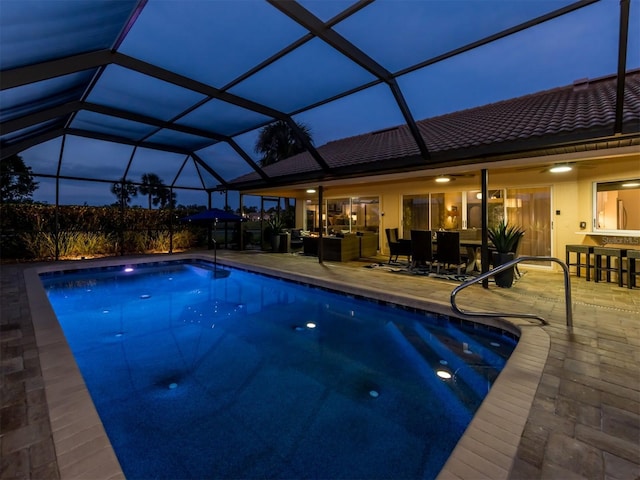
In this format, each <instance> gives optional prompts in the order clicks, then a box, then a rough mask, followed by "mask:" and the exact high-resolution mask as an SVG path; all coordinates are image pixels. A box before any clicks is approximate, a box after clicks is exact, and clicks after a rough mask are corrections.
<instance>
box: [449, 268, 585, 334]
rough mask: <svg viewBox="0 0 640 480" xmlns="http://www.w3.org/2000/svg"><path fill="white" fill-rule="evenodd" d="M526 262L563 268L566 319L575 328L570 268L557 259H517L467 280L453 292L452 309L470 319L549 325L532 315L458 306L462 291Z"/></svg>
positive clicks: (569, 326)
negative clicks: (531, 320) (506, 319)
mask: <svg viewBox="0 0 640 480" xmlns="http://www.w3.org/2000/svg"><path fill="white" fill-rule="evenodd" d="M525 261H529V262H531V261H536V262H555V263H557V264H559V265H560V266H561V267H562V270H563V272H564V300H565V308H566V319H567V327H568V328H573V312H572V304H571V281H570V280H569V267H567V265H566V264H565V263H564V262H563V261H562V260H560V259H558V258H556V257H536V256H522V257H518V258H515V259H513V260H510V261H508V262H507V263H504V264H502V265H499V266H497V267H495V268H494V269H492V270H489V271H488V272H485V273H483V274H481V275H479V276H477V277H475V278H473V279H471V280H467V281H466V282H464V283H463V284H462V285H459V286H457V287H456V288H454V289H453V291H452V292H451V308H452V309H453V311H454V312H456V313H458V314H460V315H463V316H469V317H512V318H534V319H536V320H540V321H541V322H542V324H543V325H548V324H549V322H547V321H546V320H545V319H544V318H542V317H540V316H538V315H534V314H532V313H502V312H495V313H494V312H468V311H464V310H461V309H460V308H459V307H458V305H457V304H456V295H457V294H458V292H460V291H461V290H463V289H465V288H467V287H468V286H469V285H473V284H474V283H478V282H481V281H482V280H484V279H486V278H489V277H491V276H493V275H495V274H496V273H500V272H502V271H503V270H507V269H509V268H511V267H513V266H514V265H516V264H518V263H520V262H525Z"/></svg>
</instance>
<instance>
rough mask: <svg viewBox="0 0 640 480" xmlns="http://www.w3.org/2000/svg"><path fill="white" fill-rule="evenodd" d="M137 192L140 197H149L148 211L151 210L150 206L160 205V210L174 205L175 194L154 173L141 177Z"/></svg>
mask: <svg viewBox="0 0 640 480" xmlns="http://www.w3.org/2000/svg"><path fill="white" fill-rule="evenodd" d="M139 191H140V193H141V194H142V195H147V196H148V197H149V210H151V205H152V204H153V205H154V206H156V207H157V206H158V205H160V208H165V207H167V206H169V205H175V202H176V194H175V193H173V192H172V191H171V189H170V188H169V187H167V186H166V185H165V184H164V182H163V181H162V180H161V179H160V177H158V175H156V174H155V173H145V174H144V175H142V185H140V187H139Z"/></svg>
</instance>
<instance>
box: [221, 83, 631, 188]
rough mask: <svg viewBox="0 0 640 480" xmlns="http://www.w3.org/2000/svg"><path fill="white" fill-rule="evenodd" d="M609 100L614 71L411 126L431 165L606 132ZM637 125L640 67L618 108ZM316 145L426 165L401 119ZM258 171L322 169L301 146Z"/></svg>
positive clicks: (610, 120) (359, 161)
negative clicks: (396, 123) (385, 126)
mask: <svg viewBox="0 0 640 480" xmlns="http://www.w3.org/2000/svg"><path fill="white" fill-rule="evenodd" d="M615 103H616V76H615V75H613V76H608V77H603V78H600V79H596V80H591V81H589V80H588V79H584V80H580V81H576V82H574V83H573V84H572V85H568V86H565V87H560V88H554V89H552V90H546V91H542V92H538V93H534V94H530V95H525V96H523V97H518V98H514V99H510V100H504V101H500V102H496V103H492V104H489V105H484V106H481V107H476V108H471V109H467V110H461V111H458V112H453V113H449V114H446V115H441V116H438V117H433V118H428V119H425V120H421V121H418V122H417V125H418V129H419V131H420V133H421V135H422V137H423V139H424V141H425V143H426V145H427V148H428V150H429V153H430V155H431V159H430V160H429V162H431V163H433V164H434V166H437V163H438V161H440V162H442V161H446V160H455V159H464V158H473V157H474V156H477V155H482V154H484V153H487V152H490V153H492V154H501V153H509V152H514V151H518V150H523V149H527V148H529V149H531V148H534V147H535V148H537V149H539V148H544V147H550V146H555V145H557V144H560V143H562V142H573V141H579V140H593V139H594V138H597V137H600V136H610V135H612V134H613V125H614V122H615V111H616V105H615ZM637 132H640V70H635V71H632V72H628V73H627V76H626V81H625V95H624V110H623V133H637ZM317 150H318V152H319V153H320V155H321V156H322V157H323V158H324V160H325V161H326V162H327V164H328V165H329V166H330V167H331V169H332V171H334V170H338V171H339V169H342V168H344V169H347V168H351V169H353V168H358V167H359V168H367V169H370V170H377V171H378V172H382V171H384V169H385V168H390V169H392V168H393V166H395V167H396V168H397V166H398V163H399V161H400V160H403V161H404V163H405V165H414V166H416V167H421V168H425V160H424V159H422V158H420V152H419V150H418V147H417V145H416V143H415V141H414V139H413V137H412V136H411V133H410V131H409V128H408V127H407V126H406V125H400V126H397V127H392V128H388V129H385V130H380V131H376V132H371V133H367V134H363V135H358V136H354V137H349V138H344V139H340V140H335V141H332V142H329V143H327V144H325V145H323V146H321V147H319V148H318V149H317ZM389 161H390V162H389ZM385 165H386V166H385ZM264 171H265V173H266V174H267V175H268V176H269V177H272V178H273V177H281V176H289V177H290V178H291V176H296V175H301V174H305V176H308V175H313V174H317V176H318V178H322V174H323V172H322V171H321V169H320V167H319V166H318V164H317V163H316V162H315V161H314V160H313V158H312V157H311V155H309V154H308V153H306V152H304V153H301V154H299V155H295V156H293V157H291V158H287V159H285V160H282V161H280V162H277V163H275V164H273V165H269V166H267V167H265V169H264ZM257 179H259V176H258V175H257V174H256V173H253V172H252V173H249V174H247V175H244V176H242V177H239V178H237V179H235V180H234V181H233V182H232V183H233V184H236V183H242V182H250V181H253V180H257Z"/></svg>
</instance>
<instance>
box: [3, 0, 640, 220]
mask: <svg viewBox="0 0 640 480" xmlns="http://www.w3.org/2000/svg"><path fill="white" fill-rule="evenodd" d="M639 43H640V9H639V5H638V2H637V1H632V0H622V1H618V0H600V1H597V0H581V1H568V0H548V1H546V0H545V1H541V0H530V1H529V0H523V1H517V2H515V1H502V0H495V1H494V0H487V1H482V2H478V1H475V0H471V1H461V2H449V1H437V0H432V1H423V2H422V1H384V0H377V1H372V0H365V1H357V2H353V1H337V0H336V1H330V2H326V1H320V0H305V1H297V2H296V1H276V0H270V1H257V0H245V1H241V2H238V1H225V0H215V1H213V0H212V1H154V0H141V1H131V0H121V1H117V2H116V1H109V0H102V1H99V0H88V1H80V0H69V1H66V0H60V1H56V2H50V1H29V2H22V1H17V0H15V1H14V0H4V1H3V2H1V3H0V70H1V72H0V83H1V89H2V90H1V92H0V106H1V113H0V122H1V137H0V141H1V146H2V153H1V155H2V159H3V160H5V159H7V158H9V157H11V156H12V155H16V154H19V155H20V156H21V157H22V158H23V160H24V161H25V163H26V165H27V166H29V167H30V168H31V169H32V172H33V174H34V175H35V177H36V180H37V181H38V182H39V185H38V189H37V190H36V191H35V192H34V200H37V201H43V202H48V203H50V204H82V203H87V204H89V205H104V204H109V203H112V202H113V199H114V197H113V194H112V193H111V191H110V188H111V186H112V185H113V183H114V182H121V181H123V180H126V181H131V182H133V183H139V182H140V178H141V176H142V175H143V174H145V173H150V172H152V173H155V174H157V175H158V176H159V177H160V178H161V179H162V180H163V182H164V183H165V184H166V185H168V186H170V187H172V188H173V191H174V192H175V193H176V197H177V202H178V203H181V204H201V205H206V204H207V203H209V202H211V203H213V205H212V206H222V204H221V203H219V202H226V201H228V202H229V203H234V202H236V201H237V197H234V196H233V195H232V196H231V199H228V197H227V196H226V195H213V196H212V197H210V196H209V193H210V192H215V191H220V192H233V191H236V190H241V189H243V188H246V186H245V187H243V184H242V183H238V182H236V181H235V180H236V179H239V178H242V177H243V176H244V177H246V175H253V176H254V177H255V178H257V179H258V181H253V182H252V183H251V188H252V189H253V190H256V189H259V188H265V189H268V188H269V187H272V186H274V185H278V180H277V175H276V174H274V173H271V172H270V171H269V168H263V167H262V165H261V157H260V154H259V153H257V152H256V151H255V144H256V139H257V137H258V135H259V132H260V130H261V129H262V128H263V127H265V126H267V125H269V124H271V123H273V122H276V121H284V122H286V123H287V124H288V125H289V126H290V127H291V128H292V129H293V132H294V134H299V133H300V132H299V130H298V128H299V127H298V125H299V124H302V125H305V126H307V127H308V128H309V129H310V132H311V138H312V141H310V142H309V141H307V142H304V147H305V149H306V151H307V153H308V154H310V156H311V158H312V159H313V161H314V162H315V165H317V169H316V172H315V173H314V175H312V176H311V177H309V176H307V177H305V178H304V182H306V183H316V184H321V183H322V182H323V181H329V180H336V179H339V175H336V174H335V172H333V171H332V169H333V168H332V167H331V166H330V165H328V163H327V161H326V159H325V158H324V156H323V151H322V148H321V147H322V146H323V145H325V144H327V143H329V142H332V141H334V140H338V139H343V138H345V137H352V136H355V135H359V134H363V133H367V132H372V131H383V130H385V129H388V128H393V127H396V126H398V125H402V126H405V128H407V132H408V141H409V142H410V143H411V144H412V147H413V150H415V151H417V152H418V154H417V155H416V154H414V153H412V154H411V155H412V158H411V159H409V160H408V161H409V163H410V164H411V165H413V166H414V167H415V168H420V169H429V168H437V167H439V166H441V165H442V164H443V162H444V160H442V159H441V158H439V157H438V156H437V155H433V154H432V152H431V151H430V148H429V145H428V144H427V142H425V140H424V136H423V133H421V131H420V129H419V128H418V127H417V123H416V122H418V121H420V120H422V119H425V118H430V117H434V116H438V115H442V114H446V113H449V112H454V111H460V110H464V109H468V108H472V107H476V106H479V105H485V104H489V103H492V102H497V101H501V100H505V99H509V98H514V97H518V96H522V95H527V94H531V93H534V92H539V91H542V90H546V89H553V88H555V87H558V86H561V85H567V84H571V83H572V82H575V81H577V80H580V79H589V78H590V79H593V78H598V77H602V76H607V75H617V78H618V82H617V90H616V92H617V96H618V100H617V104H616V112H615V127H614V128H613V129H612V131H611V132H610V133H609V134H608V135H607V136H610V137H611V138H614V137H619V136H620V135H625V134H628V133H629V132H628V131H625V126H624V122H623V119H624V118H625V117H624V116H625V108H626V107H625V103H624V102H623V101H622V98H623V94H624V90H625V82H624V72H625V71H628V70H632V69H635V68H638V67H640V54H639V52H640V45H639ZM631 133H634V132H631ZM635 133H637V132H635ZM593 135H594V134H593V132H591V133H590V132H589V130H588V128H586V129H585V132H584V135H583V136H582V140H581V141H582V142H583V143H587V142H589V141H592V140H593V139H594V137H593ZM299 138H300V139H303V138H304V137H303V136H299ZM602 138H603V137H602V135H601V132H599V133H598V139H600V140H601V139H602ZM301 141H303V140H301ZM554 142H556V140H554ZM539 146H543V143H541V144H540V145H539ZM505 148H506V151H508V146H507V147H505ZM400 157H401V155H400ZM405 160H407V159H405ZM454 160H455V158H454ZM463 160H464V159H463ZM447 161H449V162H451V161H452V158H451V157H449V158H448V160H447ZM406 165H407V163H406V161H405V162H404V163H403V168H404V169H406ZM393 169H394V166H393V163H392V164H391V165H390V166H389V167H387V169H386V170H385V172H387V173H388V172H392V171H393ZM292 181H295V179H292V178H288V179H287V183H288V184H291V183H292ZM301 182H302V180H301ZM281 183H282V181H280V184H281ZM136 201H137V202H139V203H140V204H144V203H143V202H144V198H138V199H137V200H134V202H136ZM217 202H218V203H217ZM232 206H233V207H234V208H235V205H232Z"/></svg>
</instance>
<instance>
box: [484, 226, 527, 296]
mask: <svg viewBox="0 0 640 480" xmlns="http://www.w3.org/2000/svg"><path fill="white" fill-rule="evenodd" d="M488 234H489V240H491V243H493V246H494V248H495V252H493V253H492V264H493V267H494V268H495V267H498V266H500V265H502V264H504V263H507V262H509V261H511V260H513V259H514V258H515V256H516V249H517V248H518V243H519V242H520V239H521V238H522V236H523V235H524V230H523V229H522V228H520V227H518V226H515V225H511V226H508V225H507V223H506V222H504V221H502V222H500V223H499V224H498V226H496V227H491V228H489V230H488ZM513 270H514V269H513V268H509V269H507V270H504V271H502V272H500V273H498V274H496V275H495V279H496V285H498V286H499V287H502V288H509V287H511V285H513Z"/></svg>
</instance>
